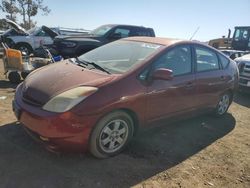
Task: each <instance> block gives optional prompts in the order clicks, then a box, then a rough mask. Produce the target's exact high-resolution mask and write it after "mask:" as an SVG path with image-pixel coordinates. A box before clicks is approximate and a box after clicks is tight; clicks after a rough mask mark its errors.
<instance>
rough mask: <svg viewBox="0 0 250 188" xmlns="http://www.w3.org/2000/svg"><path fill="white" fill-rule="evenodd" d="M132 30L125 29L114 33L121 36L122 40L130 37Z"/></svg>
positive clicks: (118, 29)
mask: <svg viewBox="0 0 250 188" xmlns="http://www.w3.org/2000/svg"><path fill="white" fill-rule="evenodd" d="M129 32H130V30H128V29H123V28H117V29H116V30H115V31H114V34H119V36H121V38H125V37H128V35H129Z"/></svg>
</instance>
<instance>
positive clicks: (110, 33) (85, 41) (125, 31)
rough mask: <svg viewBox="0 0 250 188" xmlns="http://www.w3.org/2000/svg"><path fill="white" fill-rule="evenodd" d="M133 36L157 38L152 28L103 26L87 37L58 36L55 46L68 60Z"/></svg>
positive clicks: (116, 25)
mask: <svg viewBox="0 0 250 188" xmlns="http://www.w3.org/2000/svg"><path fill="white" fill-rule="evenodd" d="M131 36H150V37H155V33H154V30H153V29H152V28H147V27H142V26H134V25H118V24H109V25H102V26H100V27H98V28H96V29H94V30H93V31H91V32H89V34H86V35H81V36H58V37H56V38H55V39H54V45H55V46H56V49H55V50H56V51H58V53H59V54H60V55H62V56H63V57H64V58H65V59H66V58H69V57H77V56H79V55H82V54H84V53H86V52H88V51H90V50H92V49H95V48H97V47H99V46H102V45H104V44H107V43H109V42H113V41H115V40H118V39H121V38H125V37H131Z"/></svg>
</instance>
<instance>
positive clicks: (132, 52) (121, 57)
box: [79, 40, 162, 74]
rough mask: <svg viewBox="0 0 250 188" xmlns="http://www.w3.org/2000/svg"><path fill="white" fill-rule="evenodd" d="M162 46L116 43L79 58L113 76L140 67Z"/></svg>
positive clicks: (126, 42) (130, 42)
mask: <svg viewBox="0 0 250 188" xmlns="http://www.w3.org/2000/svg"><path fill="white" fill-rule="evenodd" d="M161 46H162V45H159V44H152V43H145V42H137V41H125V40H124V41H122V40H121V41H116V42H112V43H109V44H106V45H104V46H101V47H99V48H96V49H94V50H92V51H90V52H87V53H85V54H83V55H81V56H80V57H79V60H81V61H85V62H94V63H95V64H97V65H99V66H101V67H103V68H104V69H106V70H108V71H109V72H110V73H112V74H122V73H125V72H127V71H129V70H130V69H132V68H133V67H134V66H137V65H139V64H140V63H142V62H143V60H145V59H146V58H147V57H149V56H150V55H152V54H153V53H155V52H157V51H158V50H159V49H160V47H161Z"/></svg>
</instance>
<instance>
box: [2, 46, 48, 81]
mask: <svg viewBox="0 0 250 188" xmlns="http://www.w3.org/2000/svg"><path fill="white" fill-rule="evenodd" d="M2 46H3V48H4V53H3V63H4V74H5V75H6V76H7V78H8V79H9V81H10V82H12V83H19V82H20V81H21V77H22V78H23V79H25V77H26V76H27V75H28V74H29V73H30V72H31V71H33V70H34V69H36V68H38V67H41V66H44V65H47V64H49V63H51V59H47V58H31V57H30V56H27V55H23V54H22V53H21V51H19V50H15V49H11V48H9V47H8V46H7V45H6V44H4V43H2Z"/></svg>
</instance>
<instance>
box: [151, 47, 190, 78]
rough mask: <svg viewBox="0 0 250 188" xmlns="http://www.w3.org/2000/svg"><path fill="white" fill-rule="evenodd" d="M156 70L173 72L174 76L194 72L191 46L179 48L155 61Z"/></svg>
mask: <svg viewBox="0 0 250 188" xmlns="http://www.w3.org/2000/svg"><path fill="white" fill-rule="evenodd" d="M153 68H154V69H159V68H165V69H170V70H172V71H173V76H178V75H183V74H188V73H191V72H192V61H191V50H190V47H189V46H178V47H175V48H173V49H171V50H170V51H168V52H166V53H165V54H164V55H162V56H161V57H160V58H159V59H158V60H156V61H155V63H154V66H153Z"/></svg>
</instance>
